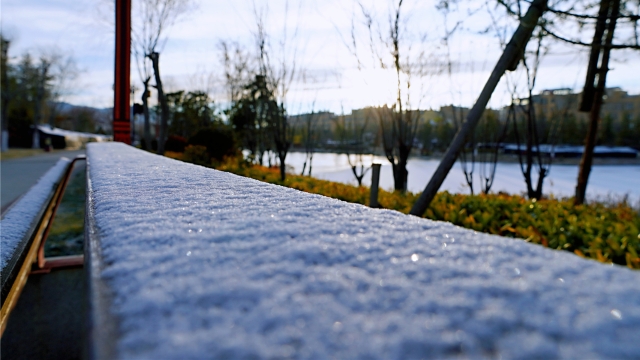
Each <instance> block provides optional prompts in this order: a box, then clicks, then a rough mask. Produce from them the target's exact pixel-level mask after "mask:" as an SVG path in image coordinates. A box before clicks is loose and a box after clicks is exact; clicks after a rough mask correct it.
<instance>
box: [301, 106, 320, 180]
mask: <svg viewBox="0 0 640 360" xmlns="http://www.w3.org/2000/svg"><path fill="white" fill-rule="evenodd" d="M315 105H316V102H315V100H314V101H313V104H312V105H311V113H310V114H306V115H305V116H304V120H303V121H304V123H303V128H302V143H303V144H304V153H305V157H304V163H303V164H302V172H300V175H304V171H305V169H306V168H307V163H308V164H309V171H308V173H307V174H308V175H309V176H311V168H312V164H313V154H314V153H315V147H316V142H317V137H318V134H317V133H316V111H315Z"/></svg>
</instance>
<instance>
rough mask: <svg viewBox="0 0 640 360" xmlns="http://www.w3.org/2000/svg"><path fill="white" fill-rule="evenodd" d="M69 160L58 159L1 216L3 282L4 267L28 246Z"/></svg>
mask: <svg viewBox="0 0 640 360" xmlns="http://www.w3.org/2000/svg"><path fill="white" fill-rule="evenodd" d="M69 162H70V160H69V159H67V158H61V159H60V160H58V162H57V163H56V164H55V165H54V166H53V167H52V168H51V169H49V170H48V171H47V172H46V173H45V174H44V175H42V177H41V178H40V179H39V180H38V182H37V183H36V184H35V185H34V186H33V187H31V189H29V191H27V192H26V193H25V194H24V195H23V196H22V197H21V198H20V199H18V201H16V203H15V204H13V205H12V206H11V207H10V208H9V209H8V210H7V212H6V214H4V216H3V218H2V221H1V222H0V273H1V274H2V276H3V278H4V277H6V276H7V273H8V272H10V271H11V269H8V268H7V267H11V266H13V265H15V264H13V262H15V261H12V259H14V260H15V259H16V257H17V256H19V255H20V253H22V252H23V251H25V247H26V246H27V245H28V244H27V241H28V240H29V239H28V238H26V237H28V236H30V235H31V233H32V232H33V230H34V227H35V226H36V225H37V222H38V221H39V220H40V218H41V217H42V213H43V212H44V211H45V206H46V205H47V204H48V202H49V201H50V200H51V198H52V197H53V192H54V190H55V188H56V186H57V185H58V182H59V181H60V179H61V177H62V174H63V173H64V171H65V169H66V167H67V165H68V164H69Z"/></svg>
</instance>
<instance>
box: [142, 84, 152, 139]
mask: <svg viewBox="0 0 640 360" xmlns="http://www.w3.org/2000/svg"><path fill="white" fill-rule="evenodd" d="M150 80H151V78H150V77H148V78H147V79H146V80H145V81H143V82H142V84H143V85H144V91H143V92H142V112H143V113H144V149H145V150H148V151H150V150H151V119H150V116H149V81H150Z"/></svg>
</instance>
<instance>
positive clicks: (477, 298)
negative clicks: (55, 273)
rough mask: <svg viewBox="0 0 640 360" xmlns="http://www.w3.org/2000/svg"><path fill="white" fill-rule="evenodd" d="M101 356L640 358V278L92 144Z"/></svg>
mask: <svg viewBox="0 0 640 360" xmlns="http://www.w3.org/2000/svg"><path fill="white" fill-rule="evenodd" d="M88 166H89V170H88V171H89V177H88V181H89V184H88V189H89V193H88V204H87V210H88V215H87V220H88V221H87V224H86V225H87V228H86V229H87V230H86V234H87V247H86V255H85V260H88V265H87V266H88V270H89V274H90V276H91V277H90V291H91V294H90V299H91V312H90V318H91V329H90V334H91V335H90V337H91V339H90V341H91V342H90V349H91V350H90V351H91V356H92V357H94V358H114V357H115V358H140V359H152V358H163V359H167V358H176V359H178V358H179V359H183V358H203V357H204V358H340V359H356V358H372V359H411V358H458V357H462V358H484V357H489V358H499V357H501V358H556V357H561V358H638V357H639V356H640V342H639V341H638V339H639V338H640V272H634V271H632V270H629V269H627V268H623V267H619V266H610V265H605V264H601V263H597V262H595V261H590V260H584V259H581V258H579V257H577V256H575V255H573V254H571V253H568V252H563V251H554V250H550V249H546V248H543V247H540V246H537V245H532V244H529V243H526V242H525V241H522V240H516V239H509V238H502V237H499V236H491V235H486V234H481V233H477V232H474V231H470V230H466V229H462V228H460V227H456V226H453V225H451V224H448V223H444V222H436V221H430V220H426V219H420V218H416V217H412V216H407V215H403V214H401V213H398V212H395V211H389V210H378V209H370V208H367V207H365V206H361V205H356V204H349V203H345V202H342V201H338V200H334V199H330V198H326V197H323V196H318V195H312V194H307V193H303V192H300V191H297V190H292V189H288V188H285V187H280V186H275V185H270V184H265V183H261V182H258V181H255V180H251V179H247V178H243V177H239V176H236V175H232V174H228V173H224V172H220V171H216V170H212V169H208V168H204V167H200V166H196V165H191V164H187V163H182V162H179V161H176V160H172V159H168V158H164V157H160V156H157V155H153V154H150V153H147V152H143V151H140V150H136V149H134V148H132V147H129V146H126V145H123V144H119V143H104V144H90V145H89V146H88Z"/></svg>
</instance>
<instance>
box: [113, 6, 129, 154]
mask: <svg viewBox="0 0 640 360" xmlns="http://www.w3.org/2000/svg"><path fill="white" fill-rule="evenodd" d="M130 67H131V0H116V58H115V72H114V85H113V140H114V141H119V142H123V143H125V144H131V105H130V103H129V94H130V91H131V90H130V86H131V79H130Z"/></svg>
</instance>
